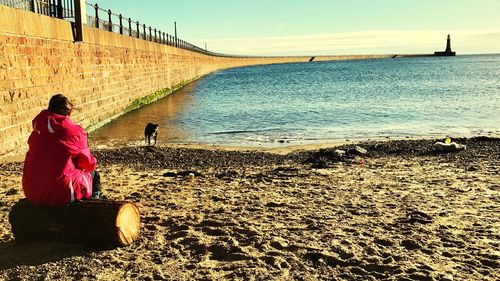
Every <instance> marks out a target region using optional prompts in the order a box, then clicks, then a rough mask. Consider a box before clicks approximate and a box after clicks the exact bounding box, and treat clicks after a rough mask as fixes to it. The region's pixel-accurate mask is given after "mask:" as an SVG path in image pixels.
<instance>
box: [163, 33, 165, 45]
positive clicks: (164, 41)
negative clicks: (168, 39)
mask: <svg viewBox="0 0 500 281" xmlns="http://www.w3.org/2000/svg"><path fill="white" fill-rule="evenodd" d="M163 44H165V32H163Z"/></svg>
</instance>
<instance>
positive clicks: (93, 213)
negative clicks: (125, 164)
mask: <svg viewBox="0 0 500 281" xmlns="http://www.w3.org/2000/svg"><path fill="white" fill-rule="evenodd" d="M9 222H10V224H11V227H12V233H13V234H14V238H15V240H16V241H17V242H20V243H23V242H34V241H43V240H46V241H63V242H72V243H81V244H87V245H92V246H127V245H130V244H131V243H132V242H134V240H136V239H137V237H138V236H139V229H140V215H139V209H138V208H137V206H136V205H135V204H134V203H131V202H125V201H112V200H83V201H80V202H75V203H72V204H69V205H66V206H61V207H39V206H35V205H33V204H31V203H29V202H28V201H27V200H26V199H22V200H19V201H18V202H17V203H16V204H15V205H14V206H13V207H12V209H11V211H10V214H9Z"/></svg>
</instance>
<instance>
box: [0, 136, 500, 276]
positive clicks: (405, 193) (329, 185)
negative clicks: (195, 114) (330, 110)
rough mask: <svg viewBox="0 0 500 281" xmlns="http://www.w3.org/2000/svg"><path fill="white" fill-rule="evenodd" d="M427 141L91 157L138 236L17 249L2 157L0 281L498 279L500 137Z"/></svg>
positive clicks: (16, 179)
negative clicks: (136, 220)
mask: <svg viewBox="0 0 500 281" xmlns="http://www.w3.org/2000/svg"><path fill="white" fill-rule="evenodd" d="M433 142H434V141H433V140H418V141H416V140H408V141H391V142H384V143H378V144H376V143H373V142H372V143H362V144H360V146H362V147H364V148H366V149H368V153H367V154H366V155H354V154H353V155H350V156H348V157H338V156H337V155H336V154H335V153H334V152H333V149H321V150H313V151H296V152H292V153H289V154H283V153H282V154H273V153H267V152H266V153H264V152H259V151H230V150H227V149H226V150H223V149H213V148H211V149H194V148H180V147H154V148H153V147H136V148H133V147H129V148H115V149H106V150H98V151H95V155H96V156H97V157H98V159H99V160H100V165H99V171H100V172H101V175H102V178H103V186H104V189H105V193H106V195H107V197H108V198H110V199H120V200H121V199H127V200H132V201H134V202H137V204H138V205H139V206H140V209H141V219H142V228H141V236H140V238H139V239H138V240H137V241H136V242H135V243H134V244H132V245H131V246H129V247H125V248H116V249H88V248H86V247H85V246H81V245H77V244H67V243H56V242H39V243H33V244H17V243H16V242H15V241H14V238H13V236H12V234H11V231H10V225H9V223H8V213H9V210H10V208H11V206H12V205H13V204H14V203H15V202H16V201H17V200H19V199H21V198H23V193H22V189H21V174H22V163H21V162H9V163H3V164H0V176H1V183H0V209H1V210H2V212H1V215H0V280H4V279H5V280H53V279H60V280H118V279H122V280H165V279H166V280H171V279H174V280H189V279H199V280H221V279H226V280H257V279H259V280H261V279H262V280H316V279H327V280H382V279H383V280H499V279H500V270H499V269H498V268H499V267H500V250H499V249H500V171H499V170H500V160H499V159H500V140H499V139H487V138H476V139H461V140H459V142H460V143H464V144H466V145H467V150H466V151H462V152H456V153H446V154H441V153H435V152H433V151H432V143H433ZM343 148H345V149H348V148H352V145H351V146H344V147H343ZM190 174H191V175H190Z"/></svg>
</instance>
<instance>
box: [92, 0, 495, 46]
mask: <svg viewBox="0 0 500 281" xmlns="http://www.w3.org/2000/svg"><path fill="white" fill-rule="evenodd" d="M89 1H90V2H94V3H95V2H97V3H98V4H99V6H101V7H103V8H105V9H111V10H112V11H113V12H114V13H122V14H123V15H124V16H125V17H131V18H132V19H133V20H139V22H141V23H145V24H147V25H151V26H152V27H156V28H158V29H161V30H162V31H166V32H168V33H171V32H172V33H173V26H174V24H173V22H174V21H176V22H177V31H178V34H179V37H181V38H182V39H184V40H186V41H188V42H191V43H194V44H196V45H199V46H200V47H204V44H205V43H206V44H207V46H208V49H209V50H212V51H216V52H223V53H234V54H249V55H326V54H342V55H345V54H384V53H385V54H412V53H413V54H415V53H431V52H434V51H437V50H441V49H443V48H444V45H445V40H446V35H447V34H451V36H452V47H453V49H454V50H455V51H457V52H458V53H459V54H470V53H500V0H343V1H341V0H211V1H209V0H126V1H123V0H89ZM89 14H92V11H89Z"/></svg>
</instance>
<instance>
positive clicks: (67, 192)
mask: <svg viewBox="0 0 500 281" xmlns="http://www.w3.org/2000/svg"><path fill="white" fill-rule="evenodd" d="M72 110H73V103H71V101H70V100H69V99H68V98H67V97H65V96H63V95H61V94H57V95H54V96H53V97H52V98H51V99H50V102H49V108H48V109H45V110H42V112H40V113H39V114H38V115H37V116H36V117H35V119H33V121H32V124H33V132H32V133H31V135H30V137H29V139H28V145H29V150H28V152H27V153H26V159H25V161H24V170H23V190H24V194H25V196H26V199H28V201H30V202H31V203H34V204H36V205H42V206H58V205H65V204H68V203H70V202H73V201H75V200H81V199H86V198H90V197H92V196H94V197H99V195H100V188H101V183H100V177H99V174H98V173H97V172H96V171H95V166H96V159H95V157H94V156H93V155H92V154H91V153H90V150H89V148H88V143H87V133H86V132H85V130H84V129H83V128H82V127H80V126H78V125H76V124H75V123H74V122H73V121H72V120H71V119H70V115H71V111H72Z"/></svg>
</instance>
